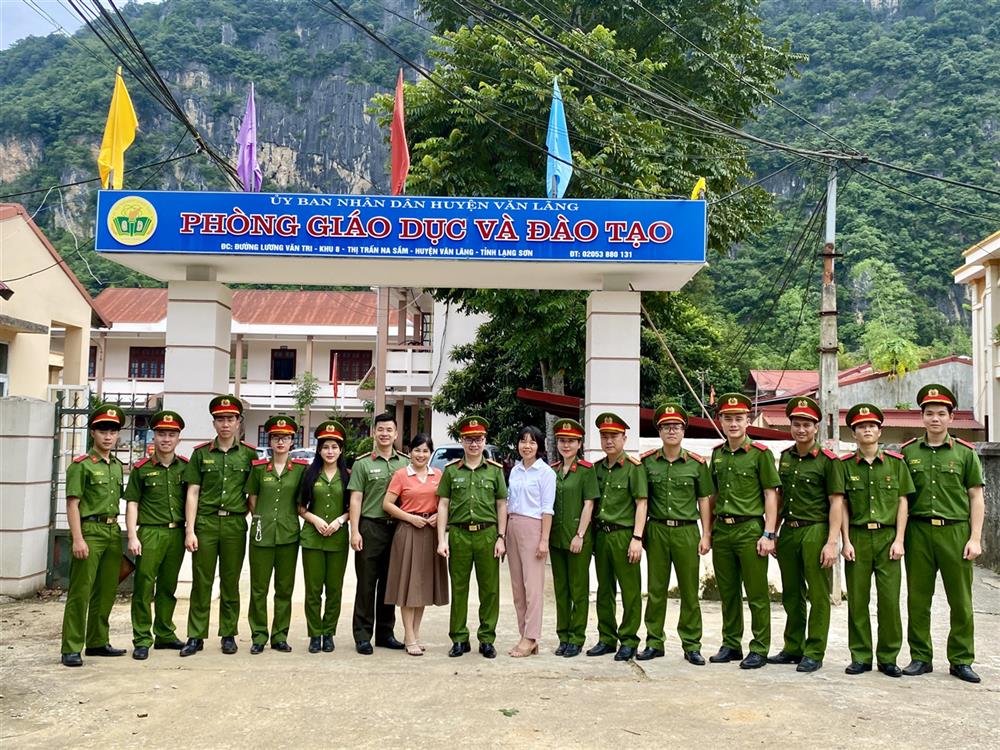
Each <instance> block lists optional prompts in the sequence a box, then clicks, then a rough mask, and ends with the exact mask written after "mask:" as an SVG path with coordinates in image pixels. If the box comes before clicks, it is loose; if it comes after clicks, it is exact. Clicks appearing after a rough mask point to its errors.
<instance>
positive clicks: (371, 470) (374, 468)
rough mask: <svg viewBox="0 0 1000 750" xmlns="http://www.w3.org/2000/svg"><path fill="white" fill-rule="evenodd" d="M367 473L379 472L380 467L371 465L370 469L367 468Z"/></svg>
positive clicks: (380, 470)
mask: <svg viewBox="0 0 1000 750" xmlns="http://www.w3.org/2000/svg"><path fill="white" fill-rule="evenodd" d="M368 473H369V474H381V473H382V469H381V468H379V467H378V466H373V467H372V468H371V469H370V470H369V472H368Z"/></svg>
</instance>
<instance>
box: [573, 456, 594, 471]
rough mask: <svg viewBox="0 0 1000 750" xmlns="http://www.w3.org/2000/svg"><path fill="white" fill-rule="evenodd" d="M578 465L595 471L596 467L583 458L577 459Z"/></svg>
mask: <svg viewBox="0 0 1000 750" xmlns="http://www.w3.org/2000/svg"><path fill="white" fill-rule="evenodd" d="M577 463H578V464H579V465H580V466H582V467H584V468H585V469H593V468H594V465H593V464H592V463H590V461H585V460H583V459H582V458H580V459H577Z"/></svg>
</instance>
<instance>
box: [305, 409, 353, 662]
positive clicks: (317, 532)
mask: <svg viewBox="0 0 1000 750" xmlns="http://www.w3.org/2000/svg"><path fill="white" fill-rule="evenodd" d="M313 434H314V435H315V436H316V458H315V459H313V462H312V465H311V466H309V468H308V469H306V475H305V477H304V478H303V480H302V486H301V489H300V491H299V515H300V516H302V518H303V519H304V520H305V524H304V525H303V526H302V533H301V535H300V536H299V543H300V544H301V545H302V575H303V577H304V578H305V584H306V601H305V610H306V627H307V629H308V630H309V653H310V654H315V653H318V652H319V651H320V650H321V649H322V650H323V651H326V652H327V653H329V652H330V651H333V649H334V644H333V636H335V635H336V634H337V620H338V619H339V618H340V595H341V592H342V591H343V586H344V571H345V570H346V569H347V550H348V541H349V540H348V535H347V515H348V513H347V511H348V505H349V498H350V495H349V494H348V492H347V481H348V476H347V463H346V461H345V460H344V426H343V425H342V424H341V423H340V422H337V421H335V420H330V421H328V422H323V423H322V424H321V425H320V426H319V427H317V428H316V431H315V432H314V433H313ZM324 589H325V590H326V606H325V608H323V607H322V602H323V593H324Z"/></svg>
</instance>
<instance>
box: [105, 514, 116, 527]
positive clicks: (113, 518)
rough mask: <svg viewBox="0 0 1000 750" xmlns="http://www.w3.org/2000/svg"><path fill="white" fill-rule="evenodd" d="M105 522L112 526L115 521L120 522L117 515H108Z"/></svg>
mask: <svg viewBox="0 0 1000 750" xmlns="http://www.w3.org/2000/svg"><path fill="white" fill-rule="evenodd" d="M104 523H106V524H107V525H108V526H110V525H111V524H113V523H118V518H117V517H116V516H107V517H106V518H105V519H104Z"/></svg>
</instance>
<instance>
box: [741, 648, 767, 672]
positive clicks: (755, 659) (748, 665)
mask: <svg viewBox="0 0 1000 750" xmlns="http://www.w3.org/2000/svg"><path fill="white" fill-rule="evenodd" d="M765 664H767V657H766V656H764V655H763V654H758V653H757V652H756V651H751V652H750V653H749V654H747V658H746V659H744V660H743V661H741V662H740V669H760V668H761V667H763V666H764V665H765Z"/></svg>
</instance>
